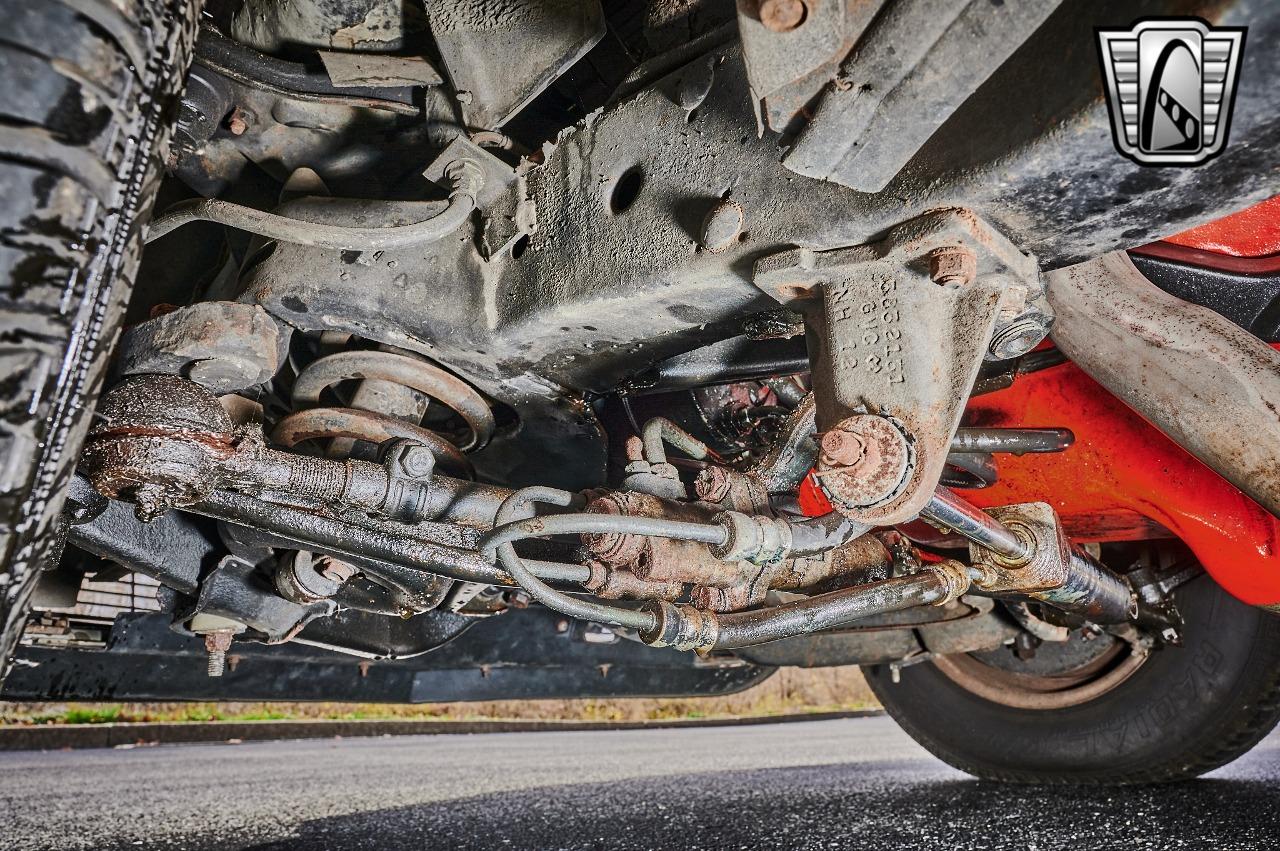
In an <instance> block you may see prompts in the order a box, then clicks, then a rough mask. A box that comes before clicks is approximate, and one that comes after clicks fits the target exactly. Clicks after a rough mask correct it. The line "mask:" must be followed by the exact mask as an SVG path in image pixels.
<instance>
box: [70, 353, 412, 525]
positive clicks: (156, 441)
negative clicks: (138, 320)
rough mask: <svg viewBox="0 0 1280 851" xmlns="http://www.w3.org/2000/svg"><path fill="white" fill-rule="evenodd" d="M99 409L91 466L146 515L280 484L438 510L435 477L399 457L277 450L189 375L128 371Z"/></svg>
mask: <svg viewBox="0 0 1280 851" xmlns="http://www.w3.org/2000/svg"><path fill="white" fill-rule="evenodd" d="M99 413H100V421H99V425H98V426H97V427H96V428H95V429H94V430H93V432H92V433H91V435H90V438H89V441H88V443H87V444H86V450H85V454H84V457H83V460H82V468H83V470H84V473H85V475H86V476H87V477H88V478H89V480H90V482H91V483H92V484H93V486H94V487H95V488H96V489H97V490H98V492H99V493H102V494H103V495H104V496H109V497H111V498H116V499H124V500H127V501H132V502H134V503H135V504H136V505H137V513H138V516H139V518H142V519H148V518H152V517H155V516H158V515H159V514H161V513H163V512H165V511H167V510H169V509H171V508H179V507H184V506H187V505H190V504H192V503H194V502H197V501H199V500H201V499H203V498H204V497H205V496H207V495H208V494H209V493H210V492H211V491H212V490H213V489H214V488H217V487H237V488H240V489H248V490H250V491H253V492H257V491H262V490H267V491H277V492H281V493H285V494H289V495H291V496H293V497H300V498H304V499H313V500H318V501H320V502H324V503H330V504H333V505H337V506H341V507H344V508H358V509H363V510H366V511H373V512H375V513H378V514H381V515H383V516H387V517H408V518H419V517H423V516H425V515H426V513H428V512H429V511H430V506H431V498H430V489H431V484H430V482H424V481H418V480H416V479H413V478H410V477H407V476H405V475H403V471H402V470H401V469H400V467H399V466H397V465H395V464H386V465H384V464H374V463H371V462H368V461H362V460H358V459H348V460H343V461H331V460H328V459H324V458H312V457H309V456H304V455H294V454H291V453H286V452H281V451H279V450H274V449H269V448H267V447H266V446H265V445H264V443H263V438H262V435H261V432H260V431H258V430H257V428H256V427H242V428H239V429H237V428H236V427H235V426H234V425H233V424H232V421H231V417H230V415H228V414H227V412H226V409H225V408H223V406H222V405H221V404H219V403H218V400H217V399H216V398H215V397H214V396H213V395H212V394H210V393H209V391H207V390H205V389H204V388H202V387H200V386H199V385H197V384H195V383H194V382H191V381H187V380H185V379H180V378H176V377H173V376H164V375H145V376H133V377H131V378H127V379H125V381H123V382H121V383H120V384H118V385H116V386H115V387H114V388H112V389H111V390H110V391H108V392H107V393H106V394H104V396H103V399H102V401H101V403H100V406H99ZM388 460H389V461H390V460H391V459H390V458H389V459H388Z"/></svg>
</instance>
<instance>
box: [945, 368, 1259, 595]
mask: <svg viewBox="0 0 1280 851" xmlns="http://www.w3.org/2000/svg"><path fill="white" fill-rule="evenodd" d="M1223 416H1230V412H1229V411H1223ZM965 424H966V425H981V426H1009V427H1013V426H1020V427H1024V428H1025V427H1033V426H1039V425H1044V426H1055V427H1066V428H1069V429H1071V430H1072V431H1073V432H1074V433H1075V436H1076V440H1075V443H1074V444H1072V446H1071V447H1070V448H1069V449H1067V450H1066V451H1065V452H1058V453H1054V454H1052V455H1023V456H1021V457H1016V456H1009V455H1004V456H999V458H998V459H997V464H998V470H999V475H1000V480H999V481H998V482H997V483H996V484H995V485H993V486H991V487H990V488H985V489H983V490H975V491H966V492H965V496H966V497H967V498H968V499H970V500H972V501H973V502H974V503H975V504H976V505H980V506H982V507H984V508H985V507H990V506H994V505H1008V504H1010V503H1015V502H1026V501H1031V500H1046V501H1048V502H1049V503H1051V504H1052V505H1053V507H1054V508H1055V509H1057V511H1058V514H1059V515H1060V516H1061V517H1062V518H1063V524H1064V526H1066V527H1067V530H1068V532H1069V533H1071V534H1073V535H1074V536H1075V538H1076V540H1085V541H1088V540H1112V541H1114V540H1126V539H1128V540H1132V539H1133V538H1135V537H1158V531H1157V529H1158V527H1157V529H1152V532H1153V534H1149V535H1142V534H1140V532H1141V528H1142V524H1143V523H1144V522H1153V523H1155V524H1159V526H1163V527H1164V528H1165V529H1168V530H1169V531H1170V532H1172V533H1173V534H1174V535H1176V536H1177V537H1179V538H1181V539H1182V541H1183V542H1184V543H1185V544H1186V545H1187V546H1188V547H1190V548H1191V550H1192V551H1193V552H1194V553H1195V554H1196V557H1197V558H1198V559H1199V560H1200V562H1201V563H1202V564H1203V565H1204V567H1205V570H1207V571H1209V573H1210V574H1211V575H1212V576H1213V578H1214V579H1216V580H1217V581H1218V582H1219V583H1220V584H1221V585H1222V586H1223V587H1224V588H1226V589H1227V590H1228V591H1229V592H1231V593H1232V594H1233V595H1235V596H1236V597H1239V598H1240V599H1241V600H1243V601H1244V602H1246V603H1252V604H1255V605H1260V604H1274V603H1277V602H1280V520H1277V519H1276V517H1274V516H1273V515H1271V514H1270V513H1269V512H1267V511H1266V509H1264V508H1262V507H1261V506H1260V505H1258V504H1257V503H1256V502H1254V501H1253V500H1251V499H1249V498H1248V497H1247V496H1245V495H1244V494H1242V493H1241V492H1240V491H1239V490H1238V489H1236V487H1235V486H1234V485H1232V484H1230V483H1229V482H1227V481H1226V480H1225V479H1223V478H1222V477H1221V476H1219V475H1218V474H1217V473H1215V472H1213V471H1212V470H1210V469H1209V468H1208V467H1206V466H1205V465H1204V464H1202V463H1200V462H1199V461H1197V460H1196V459H1195V458H1193V457H1192V456H1191V455H1190V454H1189V453H1188V452H1187V451H1186V450H1184V449H1182V448H1181V447H1180V446H1178V445H1177V444H1175V443H1174V442H1173V441H1172V440H1170V439H1169V438H1167V437H1165V436H1164V435H1163V434H1162V433H1160V432H1159V431H1157V430H1156V429H1155V428H1154V427H1152V426H1151V425H1149V424H1148V423H1147V422H1146V421H1145V420H1143V419H1142V418H1141V417H1139V416H1138V415H1137V414H1135V413H1134V412H1133V411H1132V410H1130V409H1129V408H1128V407H1126V406H1125V404H1124V403H1123V402H1121V401H1120V400H1119V399H1117V398H1115V397H1114V396H1112V395H1111V394H1110V393H1108V392H1107V391H1106V390H1104V389H1103V388H1102V387H1101V386H1100V385H1099V384H1097V383H1096V382H1095V381H1094V380H1093V379H1091V378H1089V376H1087V375H1085V374H1084V372H1083V371H1081V370H1080V369H1079V367H1077V366H1076V365H1075V364H1063V365H1061V366H1057V367H1053V368H1051V369H1046V370H1042V371H1041V372H1036V373H1032V374H1030V375H1025V376H1022V377H1020V378H1019V379H1018V380H1017V381H1015V382H1014V384H1013V386H1012V387H1010V388H1008V389H1006V390H1001V391H999V392H996V393H991V394H988V395H985V396H979V397H978V398H976V399H974V400H972V401H971V402H970V404H969V407H968V409H967V411H966V414H965ZM1135 521H1136V522H1135ZM1135 532H1137V533H1139V534H1135Z"/></svg>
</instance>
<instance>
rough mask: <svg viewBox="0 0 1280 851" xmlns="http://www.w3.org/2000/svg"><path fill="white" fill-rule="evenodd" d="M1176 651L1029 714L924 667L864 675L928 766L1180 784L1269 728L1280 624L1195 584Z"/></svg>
mask: <svg viewBox="0 0 1280 851" xmlns="http://www.w3.org/2000/svg"><path fill="white" fill-rule="evenodd" d="M1177 598H1178V605H1179V608H1180V609H1181V611H1182V614H1183V617H1184V618H1185V620H1186V627H1185V630H1184V641H1185V644H1184V646H1183V647H1180V648H1179V647H1169V648H1165V649H1161V650H1157V651H1155V652H1154V653H1153V654H1152V656H1151V658H1149V659H1148V660H1147V661H1146V662H1145V663H1143V665H1142V666H1141V667H1140V668H1138V670H1137V671H1135V672H1134V674H1133V675H1132V676H1131V677H1129V679H1127V680H1125V681H1124V682H1122V683H1120V684H1119V685H1118V686H1116V687H1115V688H1113V689H1112V690H1111V691H1108V692H1106V693H1105V694H1103V695H1101V696H1100V697H1098V698H1096V699H1094V700H1092V701H1089V702H1088V703H1083V704H1080V705H1078V706H1072V707H1066V708H1059V709H1050V710H1029V709H1016V708H1013V707H1010V706H1004V705H1001V704H996V703H992V702H990V701H988V700H985V699H983V698H980V697H977V696H976V695H974V694H972V693H970V692H969V691H967V690H965V689H964V688H963V687H962V686H960V685H958V684H957V683H955V682H954V681H953V680H951V679H950V678H948V677H947V676H945V675H944V674H943V673H942V672H941V671H939V670H938V668H937V667H936V666H934V665H933V664H932V663H928V662H926V663H921V664H919V665H915V666H911V667H907V668H902V669H901V671H900V673H901V681H900V682H898V683H894V682H893V681H892V677H891V671H890V670H889V668H888V667H887V666H882V665H881V666H873V667H868V668H866V669H864V671H865V673H866V675H867V681H868V682H869V684H870V685H871V689H872V691H874V692H875V693H876V696H877V697H879V698H880V702H881V703H882V704H883V705H884V707H885V709H886V710H888V712H889V714H890V715H892V716H893V718H894V719H895V720H897V722H898V724H900V725H901V726H902V728H903V729H904V730H905V731H906V732H907V733H908V734H909V735H910V736H911V737H912V738H913V739H915V740H916V741H917V742H919V743H920V744H921V745H923V746H924V747H925V748H927V749H928V750H929V751H931V752H932V753H933V754H934V755H935V756H937V757H938V758H939V759H941V760H943V761H944V762H947V763H949V764H951V765H953V766H955V767H956V768H958V769H960V770H961V771H965V772H968V773H969V774H973V775H975V776H977V777H981V778H984V779H991V780H1001V781H1007V782H1016V783H1079V784H1108V785H1111V784H1126V783H1163V782H1170V781H1175V780H1185V779H1188V778H1191V777H1195V776H1197V775H1199V774H1203V773H1204V772H1206V771H1210V770H1212V769H1214V768H1218V767H1219V766H1222V765H1225V764H1226V763H1228V762H1231V761H1232V760H1233V759H1236V758H1237V757H1239V756H1241V755H1242V754H1244V753H1245V752H1247V751H1248V750H1249V749H1250V748H1252V747H1253V746H1254V745H1255V744H1257V742H1258V741H1259V740H1260V739H1261V738H1262V737H1263V736H1265V735H1266V734H1267V733H1268V732H1270V731H1271V729H1272V728H1274V727H1275V726H1276V722H1277V720H1280V616H1276V615H1274V614H1269V613H1267V612H1264V611H1263V610H1261V609H1257V608H1253V607H1251V606H1246V605H1245V604H1243V603H1240V602H1239V601H1237V600H1235V599H1234V598H1232V597H1230V596H1229V595H1228V594H1227V593H1226V592H1225V591H1223V590H1222V588H1221V587H1219V586H1218V585H1217V583H1215V582H1213V581H1212V580H1211V579H1209V578H1208V577H1205V576H1201V577H1199V578H1198V579H1196V580H1195V581H1193V582H1191V583H1189V584H1188V585H1187V586H1185V587H1184V588H1183V589H1181V590H1180V592H1179V594H1178V595H1177Z"/></svg>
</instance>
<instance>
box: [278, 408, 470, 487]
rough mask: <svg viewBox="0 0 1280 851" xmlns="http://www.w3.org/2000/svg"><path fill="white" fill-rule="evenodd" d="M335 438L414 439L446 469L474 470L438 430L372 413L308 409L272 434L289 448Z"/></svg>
mask: <svg viewBox="0 0 1280 851" xmlns="http://www.w3.org/2000/svg"><path fill="white" fill-rule="evenodd" d="M334 437H341V438H347V439H351V440H366V441H369V442H371V443H383V442H384V441H387V440H393V439H401V440H414V441H417V442H419V443H422V444H424V445H426V446H429V447H431V450H432V452H434V453H435V454H436V457H437V459H438V460H439V461H440V462H441V464H442V465H443V466H445V467H448V468H450V469H452V470H453V471H455V472H460V473H464V474H465V473H466V472H467V471H468V470H469V469H470V465H469V464H468V463H467V459H466V457H465V456H464V455H463V454H462V453H461V452H460V451H459V450H458V448H457V447H456V446H454V445H453V444H452V443H450V442H449V441H447V440H445V439H444V438H443V437H441V436H440V435H438V434H436V433H435V432H434V431H431V430H430V429H427V428H423V427H422V426H416V425H413V424H412V423H407V422H405V421H404V420H400V419H397V418H395V417H391V416H387V415H386V414H376V413H374V412H372V411H359V410H356V409H354V408H308V409H306V410H303V411H297V412H295V413H292V414H289V415H288V416H287V417H285V418H284V419H282V420H280V422H278V423H276V427H275V428H274V429H273V430H272V432H271V440H272V442H273V443H278V444H280V445H281V446H285V447H293V446H297V445H298V444H299V443H302V442H303V441H307V440H324V439H328V438H334Z"/></svg>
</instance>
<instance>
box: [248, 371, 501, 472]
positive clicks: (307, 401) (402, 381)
mask: <svg viewBox="0 0 1280 851" xmlns="http://www.w3.org/2000/svg"><path fill="white" fill-rule="evenodd" d="M351 380H366V381H383V382H389V383H391V384H398V385H401V386H403V387H407V388H410V389H412V390H416V391H418V392H419V393H422V394H424V395H426V396H428V397H430V398H431V399H432V400H435V401H438V402H441V403H443V404H444V405H445V406H447V407H448V408H449V409H450V410H451V411H453V412H454V413H456V414H457V415H458V416H459V417H461V418H462V420H463V422H465V423H466V424H467V426H468V427H469V428H470V430H471V434H470V436H469V438H468V439H467V440H466V441H465V442H463V443H462V445H461V446H455V445H454V444H453V443H451V442H450V441H449V440H447V439H446V438H444V437H443V436H441V435H440V434H438V433H437V432H434V431H432V430H431V429H428V428H424V427H422V426H421V425H418V424H417V423H413V422H409V421H407V420H405V419H400V418H397V417H395V416H391V415H389V414H385V413H379V412H375V411H366V410H361V409H359V408H353V407H343V408H338V407H321V406H320V394H321V393H322V392H323V391H324V390H325V388H328V387H332V386H334V385H336V384H339V383H340V382H343V381H351ZM293 404H294V407H295V408H298V409H299V410H296V411H294V413H292V414H290V415H289V416H287V417H285V418H284V419H282V420H280V422H279V423H277V424H276V427H275V429H274V430H273V431H272V432H271V439H272V440H273V441H274V442H276V443H278V444H280V445H282V446H287V447H292V446H295V445H297V444H299V443H301V442H303V441H305V440H320V439H326V438H346V439H349V440H364V441H368V442H370V443H374V444H379V443H383V442H385V441H387V440H391V439H393V438H398V439H405V440H413V441H417V442H418V443H421V444H423V445H425V446H428V447H430V449H431V452H432V454H434V455H435V456H436V460H437V461H438V462H439V463H440V464H441V465H443V466H444V467H446V468H450V469H451V470H452V471H454V472H457V473H469V472H470V469H471V465H470V463H469V462H468V461H467V459H466V458H465V456H464V455H463V452H468V451H473V450H476V449H479V448H481V447H483V446H484V445H485V444H486V443H488V441H489V438H491V437H492V436H493V429H494V419H493V411H492V410H491V409H490V407H489V403H488V402H486V401H485V400H484V398H483V397H482V396H481V395H480V394H479V393H477V392H476V391H475V390H473V389H472V388H471V386H470V385H468V384H467V383H466V382H464V381H462V380H461V379H459V378H457V377H456V376H454V375H451V374H449V373H448V372H445V371H444V370H443V369H441V368H440V367H438V366H435V365H434V364H431V363H427V362H426V361H422V360H418V359H417V358H414V357H410V356H408V355H403V354H398V353H396V352H388V351H345V352H338V353H336V354H331V355H327V356H325V357H322V358H319V359H317V360H315V361H313V362H312V363H311V364H309V365H308V366H306V367H305V368H304V369H303V370H302V371H301V372H299V373H298V377H297V379H296V380H295V382H294V385H293Z"/></svg>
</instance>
